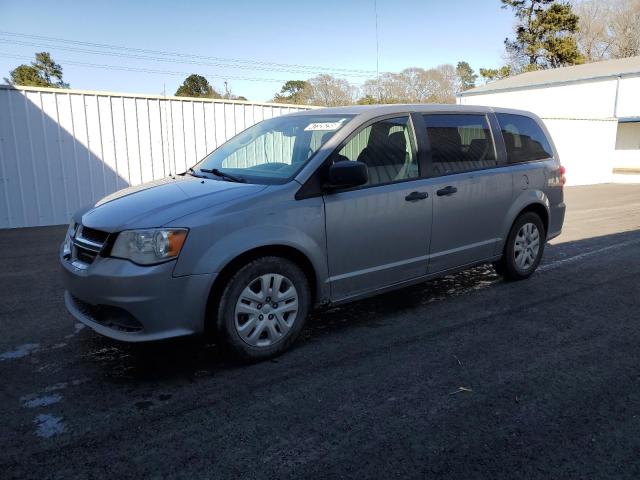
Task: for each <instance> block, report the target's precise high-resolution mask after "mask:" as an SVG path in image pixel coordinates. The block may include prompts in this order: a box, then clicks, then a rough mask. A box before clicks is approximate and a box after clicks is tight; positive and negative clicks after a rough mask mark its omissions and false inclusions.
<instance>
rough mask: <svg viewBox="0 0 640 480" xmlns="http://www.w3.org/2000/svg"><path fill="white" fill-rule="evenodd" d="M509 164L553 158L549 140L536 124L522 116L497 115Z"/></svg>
mask: <svg viewBox="0 0 640 480" xmlns="http://www.w3.org/2000/svg"><path fill="white" fill-rule="evenodd" d="M496 116H497V117H498V122H499V123H500V128H501V130H502V136H503V138H504V143H505V145H506V147H507V156H508V159H509V162H510V163H519V162H530V161H532V160H542V159H544V158H551V157H553V152H552V150H551V146H550V145H549V140H547V137H546V136H545V134H544V132H543V131H542V129H541V128H540V126H539V125H538V123H537V122H536V121H535V120H533V119H532V118H529V117H525V116H523V115H511V114H509V113H498V114H496Z"/></svg>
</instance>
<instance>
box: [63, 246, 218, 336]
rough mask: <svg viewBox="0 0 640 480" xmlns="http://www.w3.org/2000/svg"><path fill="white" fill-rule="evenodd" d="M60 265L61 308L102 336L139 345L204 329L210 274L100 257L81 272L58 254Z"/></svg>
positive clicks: (170, 266)
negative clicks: (178, 274)
mask: <svg viewBox="0 0 640 480" xmlns="http://www.w3.org/2000/svg"><path fill="white" fill-rule="evenodd" d="M60 264H61V266H62V274H63V283H64V286H65V290H66V291H65V295H64V298H65V305H66V307H67V310H69V312H70V313H71V314H72V315H73V316H74V317H75V318H76V319H77V320H79V321H80V322H82V323H84V324H85V325H87V326H89V327H91V328H92V329H93V330H95V331H96V332H98V333H100V334H102V335H105V336H107V337H110V338H114V339H116V340H121V341H126V342H144V341H151V340H161V339H165V338H171V337H178V336H183V335H190V334H195V333H201V332H203V331H204V319H205V309H206V305H207V299H208V296H209V291H210V289H211V285H212V284H213V281H214V279H215V275H213V274H210V275H209V274H206V275H189V276H182V277H173V275H172V272H173V267H174V264H175V262H168V263H164V264H160V265H155V266H149V267H143V266H139V265H135V264H133V263H131V262H129V261H126V260H120V259H116V258H102V257H97V258H96V259H95V261H94V262H93V263H92V264H91V265H90V266H89V267H88V268H86V269H83V270H80V269H77V268H76V267H74V266H73V265H71V264H70V263H69V262H68V261H67V260H65V259H64V258H63V257H62V256H60ZM105 312H106V313H105ZM118 317H120V318H118ZM123 325H124V328H123ZM129 327H131V328H129Z"/></svg>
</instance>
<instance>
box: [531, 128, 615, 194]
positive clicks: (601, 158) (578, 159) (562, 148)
mask: <svg viewBox="0 0 640 480" xmlns="http://www.w3.org/2000/svg"><path fill="white" fill-rule="evenodd" d="M543 121H544V123H545V125H546V127H547V129H548V130H549V133H550V134H551V138H553V143H554V144H555V146H556V148H557V149H558V155H559V156H560V161H561V162H562V164H563V165H564V166H565V168H566V169H567V185H592V184H596V183H609V182H611V181H612V180H613V167H614V155H613V153H614V152H613V148H612V146H613V145H615V142H616V130H617V126H618V122H617V121H616V120H614V119H609V120H574V119H557V118H555V119H546V118H543Z"/></svg>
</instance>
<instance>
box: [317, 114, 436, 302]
mask: <svg viewBox="0 0 640 480" xmlns="http://www.w3.org/2000/svg"><path fill="white" fill-rule="evenodd" d="M414 145H415V142H414V135H413V130H412V127H411V122H410V120H409V117H408V116H401V117H396V118H390V119H385V120H380V121H378V122H375V123H373V124H371V125H368V126H366V127H364V128H363V129H361V130H360V131H359V132H358V133H357V134H355V135H354V136H352V137H351V139H350V140H349V141H348V142H347V143H346V144H345V145H344V147H343V148H342V149H340V152H339V153H338V154H337V155H335V156H334V158H333V160H334V161H353V160H357V161H360V162H363V163H365V164H366V165H367V169H368V174H369V182H368V183H367V184H366V185H364V186H362V187H359V188H356V189H352V190H349V191H343V192H337V193H328V194H326V195H325V196H324V202H325V216H326V232H327V255H328V265H329V281H330V283H331V293H332V297H333V299H334V300H340V299H344V298H348V297H352V296H356V295H358V294H361V293H364V292H369V291H372V290H376V289H380V288H383V287H386V286H389V285H392V284H394V283H398V282H402V281H405V280H409V279H411V278H416V277H420V276H423V275H425V274H426V273H427V263H428V262H427V259H428V252H429V238H430V233H431V232H430V230H431V210H432V203H431V202H432V198H431V195H430V194H429V193H428V191H429V180H425V179H420V178H419V177H420V172H419V167H418V162H417V159H416V151H415V147H414Z"/></svg>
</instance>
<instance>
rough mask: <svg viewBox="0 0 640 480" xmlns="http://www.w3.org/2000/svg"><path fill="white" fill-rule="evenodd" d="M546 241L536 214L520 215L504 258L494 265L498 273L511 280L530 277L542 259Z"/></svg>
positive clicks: (512, 230)
mask: <svg viewBox="0 0 640 480" xmlns="http://www.w3.org/2000/svg"><path fill="white" fill-rule="evenodd" d="M545 239H546V232H545V229H544V224H543V223H542V220H541V219H540V217H539V216H538V215H537V214H536V213H534V212H526V213H524V214H522V215H520V216H519V217H518V218H517V219H516V221H515V222H514V224H513V226H512V227H511V231H510V232H509V236H508V237H507V242H506V244H505V247H504V254H503V255H502V258H501V259H500V260H499V261H498V262H496V263H494V267H495V269H496V272H498V273H499V274H500V275H503V276H504V277H505V278H507V279H509V280H522V279H525V278H528V277H530V276H531V274H533V272H534V271H535V270H536V268H538V265H539V264H540V260H541V259H542V254H543V252H544V245H545Z"/></svg>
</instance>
